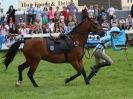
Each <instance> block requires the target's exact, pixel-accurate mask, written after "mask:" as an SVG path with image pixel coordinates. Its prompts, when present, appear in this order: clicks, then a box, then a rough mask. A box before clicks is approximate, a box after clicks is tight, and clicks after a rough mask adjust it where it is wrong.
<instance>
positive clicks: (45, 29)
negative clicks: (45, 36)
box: [42, 23, 50, 33]
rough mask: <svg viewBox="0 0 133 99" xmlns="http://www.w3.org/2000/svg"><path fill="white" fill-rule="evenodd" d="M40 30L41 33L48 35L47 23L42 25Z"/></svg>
mask: <svg viewBox="0 0 133 99" xmlns="http://www.w3.org/2000/svg"><path fill="white" fill-rule="evenodd" d="M42 30H43V33H50V29H49V25H48V23H46V24H43V26H42Z"/></svg>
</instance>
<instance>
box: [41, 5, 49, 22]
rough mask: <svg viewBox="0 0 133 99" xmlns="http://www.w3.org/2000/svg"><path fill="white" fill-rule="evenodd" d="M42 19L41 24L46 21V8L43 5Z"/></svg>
mask: <svg viewBox="0 0 133 99" xmlns="http://www.w3.org/2000/svg"><path fill="white" fill-rule="evenodd" d="M42 20H43V24H47V23H48V9H47V8H45V7H44V9H43V12H42Z"/></svg>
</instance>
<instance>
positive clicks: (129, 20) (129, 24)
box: [126, 14, 133, 30]
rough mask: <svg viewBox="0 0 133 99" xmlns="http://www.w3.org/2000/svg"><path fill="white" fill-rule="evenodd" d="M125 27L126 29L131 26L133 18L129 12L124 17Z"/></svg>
mask: <svg viewBox="0 0 133 99" xmlns="http://www.w3.org/2000/svg"><path fill="white" fill-rule="evenodd" d="M126 27H127V29H128V30H129V29H130V28H132V27H133V18H132V17H131V15H130V14H129V15H128V17H127V19H126Z"/></svg>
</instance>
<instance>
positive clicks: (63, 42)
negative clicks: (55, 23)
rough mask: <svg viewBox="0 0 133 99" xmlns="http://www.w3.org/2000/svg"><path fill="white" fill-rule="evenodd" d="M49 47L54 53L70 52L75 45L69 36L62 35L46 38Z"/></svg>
mask: <svg viewBox="0 0 133 99" xmlns="http://www.w3.org/2000/svg"><path fill="white" fill-rule="evenodd" d="M46 41H47V49H48V51H49V52H53V53H64V52H68V51H69V50H70V49H72V48H73V47H74V41H73V40H72V38H71V37H69V36H64V35H60V36H59V37H58V38H56V39H55V38H53V37H50V38H46Z"/></svg>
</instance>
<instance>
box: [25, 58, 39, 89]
mask: <svg viewBox="0 0 133 99" xmlns="http://www.w3.org/2000/svg"><path fill="white" fill-rule="evenodd" d="M39 61H40V60H32V61H31V64H30V69H29V71H28V73H27V75H28V77H29V79H30V81H31V82H32V84H33V86H34V87H38V85H37V83H36V82H35V80H34V77H33V75H34V72H35V71H36V68H37V66H38V64H39Z"/></svg>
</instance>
